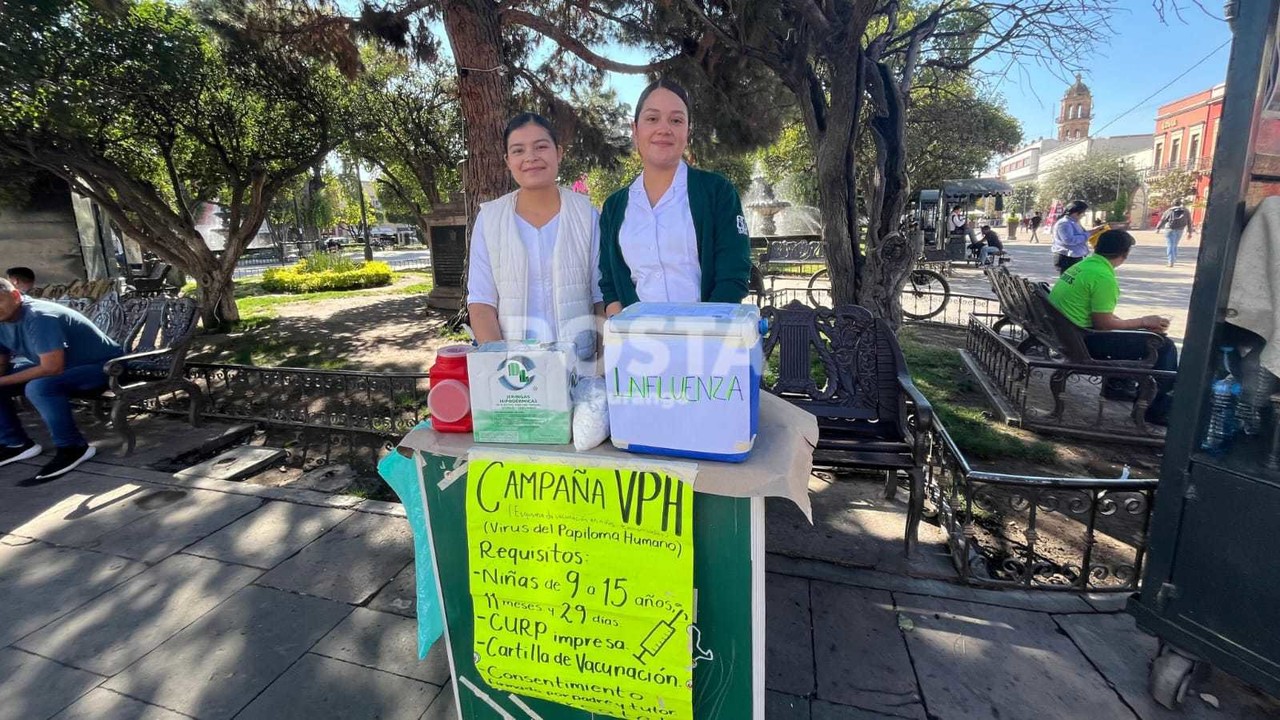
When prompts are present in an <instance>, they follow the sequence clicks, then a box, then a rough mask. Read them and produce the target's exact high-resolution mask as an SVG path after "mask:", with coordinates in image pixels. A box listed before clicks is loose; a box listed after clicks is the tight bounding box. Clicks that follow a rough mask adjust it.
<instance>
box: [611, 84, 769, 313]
mask: <svg viewBox="0 0 1280 720" xmlns="http://www.w3.org/2000/svg"><path fill="white" fill-rule="evenodd" d="M631 133H632V138H633V140H634V142H635V146H636V151H637V152H638V153H639V154H640V159H641V161H642V162H643V164H644V170H643V172H641V173H640V177H638V178H636V179H635V181H634V182H632V183H631V185H630V186H629V187H625V188H622V189H621V190H618V191H617V192H615V193H614V194H612V195H610V196H609V199H608V200H606V201H605V203H604V209H603V210H602V211H601V213H600V289H601V291H602V292H603V295H604V302H605V315H606V316H612V315H615V314H617V313H619V312H621V311H622V308H624V307H626V306H627V305H630V304H632V303H634V302H637V301H641V300H643V301H645V302H727V303H738V302H742V299H743V298H744V297H746V296H747V281H748V279H749V277H750V275H751V243H750V240H749V239H748V237H747V222H746V219H745V218H743V216H742V201H741V200H740V199H739V198H738V191H737V190H735V189H734V187H733V185H732V184H731V183H730V182H729V181H728V179H726V178H725V177H724V176H722V175H718V174H716V173H713V172H707V171H705V170H698V169H696V168H691V167H689V166H688V165H686V164H685V162H684V160H683V155H684V150H685V148H686V147H688V145H689V96H688V94H687V93H686V92H685V90H684V88H682V87H680V86H679V85H677V84H676V83H674V82H672V81H670V80H658V81H656V82H654V83H652V84H650V85H649V86H648V87H647V88H645V90H644V92H643V93H641V94H640V100H639V102H638V103H637V104H636V115H635V121H634V122H633V123H632V124H631Z"/></svg>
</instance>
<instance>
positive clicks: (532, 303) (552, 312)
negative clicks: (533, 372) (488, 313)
mask: <svg viewBox="0 0 1280 720" xmlns="http://www.w3.org/2000/svg"><path fill="white" fill-rule="evenodd" d="M484 213H485V209H484V208H481V210H480V213H479V214H477V215H476V221H475V225H474V227H472V229H471V256H470V272H469V274H468V276H467V304H471V303H480V304H482V305H492V306H493V307H495V308H496V307H498V285H497V282H496V281H495V280H494V277H493V266H492V265H491V264H490V262H489V260H490V258H489V246H488V243H487V242H486V240H485V237H484V224H485V223H484V220H483V219H482V218H483V216H484ZM515 218H516V229H517V230H519V232H520V242H521V243H522V244H523V245H524V251H525V255H526V256H527V257H528V274H527V277H526V280H525V287H526V288H527V290H526V293H527V300H526V305H525V314H526V315H527V316H528V320H527V321H526V323H525V337H524V338H523V339H524V340H534V341H537V342H551V341H554V340H555V339H556V335H557V327H556V304H555V296H554V295H553V294H552V293H553V288H552V286H551V261H552V259H553V256H554V253H555V247H556V233H557V232H559V230H560V216H559V215H558V214H557V215H556V216H555V217H553V218H551V221H550V222H548V223H547V224H546V225H543V226H542V227H540V228H536V227H534V226H533V225H531V224H529V223H528V222H527V221H526V220H525V219H524V218H522V217H520V216H519V215H516V216H515ZM591 228H592V234H593V236H592V238H591V259H590V262H591V302H593V303H598V302H604V295H603V294H602V293H601V290H600V214H599V213H597V212H595V211H594V210H593V211H592V213H591ZM504 339H506V340H516V339H517V338H504Z"/></svg>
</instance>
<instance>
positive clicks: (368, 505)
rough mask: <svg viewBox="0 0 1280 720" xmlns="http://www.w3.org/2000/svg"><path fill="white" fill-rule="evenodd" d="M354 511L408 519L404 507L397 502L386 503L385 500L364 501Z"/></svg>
mask: <svg viewBox="0 0 1280 720" xmlns="http://www.w3.org/2000/svg"><path fill="white" fill-rule="evenodd" d="M356 509H357V510H359V511H360V512H367V513H376V514H378V515H394V516H396V517H408V515H406V514H405V510H404V505H401V504H400V503H398V502H387V501H386V500H365V501H364V502H362V503H360V504H359V505H357V506H356Z"/></svg>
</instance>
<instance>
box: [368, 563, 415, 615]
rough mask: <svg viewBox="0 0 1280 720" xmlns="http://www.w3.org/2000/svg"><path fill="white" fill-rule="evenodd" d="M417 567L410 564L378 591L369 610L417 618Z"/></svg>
mask: <svg viewBox="0 0 1280 720" xmlns="http://www.w3.org/2000/svg"><path fill="white" fill-rule="evenodd" d="M416 568H417V565H416V564H414V563H413V562H410V563H409V564H408V565H406V566H405V567H404V569H403V570H401V571H400V572H399V573H397V574H396V576H395V577H394V578H392V579H391V582H389V583H387V586H386V587H384V588H382V589H381V590H379V591H378V594H377V595H374V596H373V599H372V600H370V601H369V603H368V605H366V606H365V607H368V608H369V609H370V610H381V611H382V612H389V613H395V614H396V615H403V616H405V617H417V616H418V576H417V570H416Z"/></svg>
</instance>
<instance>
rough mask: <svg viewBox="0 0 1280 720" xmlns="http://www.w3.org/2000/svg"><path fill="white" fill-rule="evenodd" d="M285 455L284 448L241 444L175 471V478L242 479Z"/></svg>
mask: <svg viewBox="0 0 1280 720" xmlns="http://www.w3.org/2000/svg"><path fill="white" fill-rule="evenodd" d="M284 456H285V451H284V448H272V447H254V446H252V445H239V446H236V447H233V448H230V449H228V450H225V451H223V452H222V453H221V454H219V455H217V456H216V457H212V458H209V459H208V460H205V461H204V462H202V463H199V464H197V465H192V466H191V467H189V468H186V469H185V470H179V471H178V472H176V473H174V474H173V476H174V478H197V477H203V478H213V479H214V480H227V481H236V480H242V479H244V478H246V477H248V476H250V475H253V474H255V473H257V472H258V471H259V470H263V469H265V468H268V467H270V466H271V465H273V464H275V463H276V461H278V460H280V459H282V458H283V457H284Z"/></svg>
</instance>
